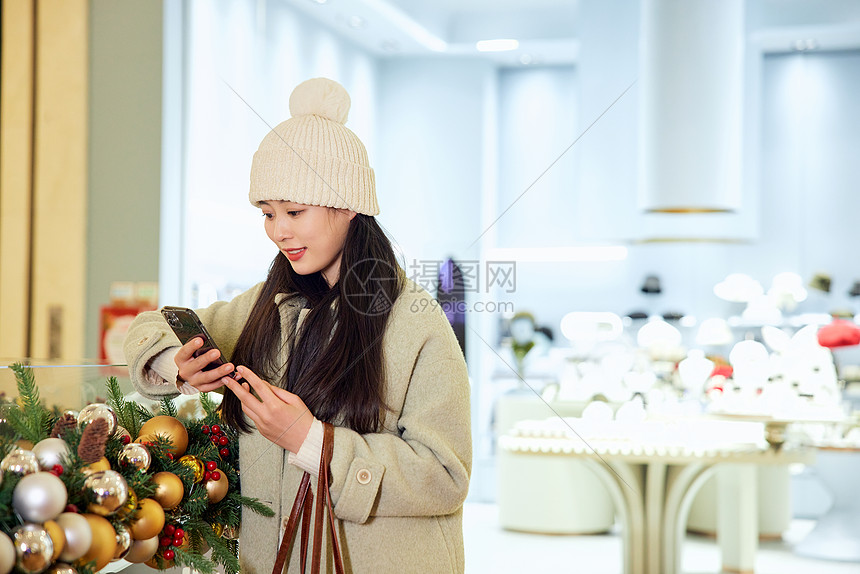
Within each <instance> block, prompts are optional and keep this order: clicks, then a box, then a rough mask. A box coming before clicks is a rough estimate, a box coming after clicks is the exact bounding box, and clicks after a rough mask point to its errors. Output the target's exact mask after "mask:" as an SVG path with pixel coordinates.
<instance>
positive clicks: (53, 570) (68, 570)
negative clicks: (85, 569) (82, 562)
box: [45, 563, 78, 574]
mask: <svg viewBox="0 0 860 574" xmlns="http://www.w3.org/2000/svg"><path fill="white" fill-rule="evenodd" d="M45 574H78V571H77V570H75V569H74V568H72V567H71V566H69V565H68V564H63V563H60V564H54V565H53V566H51V567H50V568H49V569H48V570H47V571H46V572H45Z"/></svg>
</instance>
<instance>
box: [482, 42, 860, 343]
mask: <svg viewBox="0 0 860 574" xmlns="http://www.w3.org/2000/svg"><path fill="white" fill-rule="evenodd" d="M500 85H501V86H502V87H505V86H507V84H506V83H505V82H502V83H501V84H500ZM858 90H860V52H856V51H851V52H834V53H817V54H816V53H811V54H805V55H800V54H795V55H778V56H776V55H775V56H767V57H766V58H765V59H764V62H763V63H762V95H761V101H760V103H759V105H760V113H761V119H760V122H761V135H760V144H759V145H760V149H759V150H757V151H758V153H759V154H760V157H761V163H760V165H759V166H751V167H755V168H757V169H758V171H759V172H760V173H759V181H758V182H757V186H758V189H757V197H756V201H757V204H756V205H749V206H746V208H748V209H755V210H756V211H757V215H758V219H757V221H756V222H755V223H756V224H757V225H758V233H757V236H756V238H755V239H754V240H750V241H745V242H742V243H738V244H721V243H704V244H703V243H674V244H672V243H669V244H661V243H655V244H636V243H634V244H631V245H630V246H629V256H628V258H627V260H626V261H624V262H605V263H553V264H549V263H524V264H520V266H519V267H518V285H517V291H516V293H515V294H514V295H513V296H512V299H513V300H514V301H515V303H516V306H517V308H518V309H527V310H531V311H534V312H535V314H536V315H537V316H538V319H539V320H540V321H541V322H546V323H548V324H549V325H550V326H556V327H557V325H558V322H559V321H560V319H561V317H562V316H563V315H564V314H565V313H566V312H568V311H573V310H595V311H597V310H601V311H603V310H606V311H614V312H616V313H620V314H626V313H628V312H630V311H633V310H643V311H646V312H649V313H663V312H666V311H680V312H683V313H687V314H692V315H695V316H697V317H698V318H699V319H703V318H705V317H708V316H723V317H724V316H728V315H734V314H739V313H740V312H741V311H742V310H743V308H742V306H738V305H736V304H730V303H725V302H723V301H721V300H719V299H718V298H717V297H716V296H714V295H713V292H712V287H713V285H714V284H715V283H717V282H719V281H720V280H721V279H723V278H724V277H725V276H726V275H727V274H729V273H732V272H744V273H748V274H750V275H752V276H753V277H755V278H756V279H758V280H759V281H761V282H762V283H763V284H764V286H765V288H767V287H768V285H769V284H770V281H771V279H772V278H773V276H774V275H776V274H777V273H779V272H781V271H794V272H797V273H800V274H801V276H802V277H804V278H805V279H809V278H810V277H811V276H812V275H813V274H814V273H816V272H827V273H829V274H831V275H832V277H833V292H832V293H831V294H830V295H824V294H822V293H820V292H815V291H813V292H811V293H810V297H809V299H808V300H807V301H806V302H804V303H802V304H801V305H800V306H799V308H798V309H797V311H796V312H798V313H799V312H807V311H808V312H827V311H830V310H832V309H834V308H836V307H848V308H850V309H853V310H855V311H860V302H857V301H854V300H852V299H851V298H850V297H848V296H847V291H848V290H849V289H850V287H851V285H852V283H853V281H854V280H855V279H858V278H860V261H858V259H857V258H855V257H853V255H852V249H853V247H854V246H856V245H860V227H858V226H857V224H856V221H857V217H858V213H860V194H858V193H857V190H856V185H857V184H856V182H857V181H860V177H858V176H860V173H858V171H860V163H858V161H857V158H860V133H858V132H857V130H856V126H857V125H860V103H858V101H857V100H856V98H854V97H852V94H856V93H858ZM505 98H506V95H505V94H503V95H502V101H505ZM569 100H570V101H571V102H573V101H575V100H576V93H575V92H572V93H570V94H569ZM502 121H504V118H502ZM559 121H560V122H564V121H565V118H560V120H559ZM579 121H580V123H581V121H582V119H581V118H580V120H579ZM533 127H534V131H533V133H532V134H530V135H524V134H519V135H518V139H526V140H528V141H541V140H542V139H545V138H548V137H552V135H553V134H552V130H551V129H548V128H546V127H545V125H544V124H534V126H533ZM501 133H502V134H504V133H506V132H505V130H504V127H502V129H501ZM618 137H619V139H620V140H622V141H624V140H625V139H626V137H627V135H626V134H625V133H620V134H619V136H618ZM582 144H583V149H587V150H588V151H589V153H591V150H590V148H589V147H588V146H589V142H588V141H587V139H583V141H582ZM506 145H510V143H509V142H508V143H505V142H504V141H503V142H501V146H502V148H503V149H504V147H505V146H506ZM583 153H585V152H583ZM611 153H612V150H611V148H608V147H607V148H605V149H604V151H603V154H611ZM609 160H611V157H602V158H601V159H600V161H601V162H603V163H604V164H605V165H610V164H611V162H610V161H609ZM618 161H619V166H618V171H623V170H624V169H625V167H624V166H625V165H626V164H628V163H629V161H630V158H629V154H626V153H625V154H623V155H621V157H619V158H618ZM500 169H503V170H504V169H505V168H504V167H502V168H500ZM580 169H581V170H582V171H581V172H580V175H581V174H582V172H585V171H587V170H588V167H587V166H584V165H580ZM603 173H604V176H603V178H605V180H606V181H607V182H615V181H617V178H618V172H612V171H604V172H603ZM588 181H589V182H591V183H592V184H594V185H595V186H596V187H598V188H599V187H600V186H601V185H602V182H603V179H601V176H600V174H599V173H592V174H591V176H589V180H588ZM580 183H581V180H580ZM500 189H501V184H500ZM575 193H578V194H580V202H579V203H578V205H577V208H578V209H577V214H578V216H579V218H580V219H582V220H585V221H589V222H590V225H589V227H588V228H586V229H583V228H581V229H580V233H582V234H583V235H584V238H585V239H589V235H592V233H593V234H594V235H595V236H597V237H600V235H599V231H600V230H601V229H607V228H608V229H611V228H613V227H614V226H616V225H617V224H618V221H617V220H616V219H615V218H614V216H613V214H614V213H615V212H616V209H615V206H616V203H615V202H617V201H621V200H624V199H625V198H626V199H628V200H629V199H632V198H633V196H632V195H631V194H630V193H628V192H625V193H618V192H617V191H616V192H614V193H613V191H612V189H608V190H607V191H606V192H605V193H603V194H593V195H592V194H589V193H588V192H587V190H585V189H583V188H582V186H581V185H580V186H579V188H578V189H577V190H576V192H575ZM547 194H548V196H543V197H533V196H532V195H531V194H527V195H526V196H525V197H524V198H523V200H522V201H521V203H524V204H527V203H528V202H530V201H532V202H534V203H536V204H537V203H539V204H541V205H547V204H551V205H565V202H568V201H570V199H569V197H570V194H571V191H570V189H568V186H560V187H557V188H555V189H553V190H549V191H547ZM582 194H588V195H589V200H588V201H587V202H585V201H582V200H581V198H582ZM591 203H596V205H597V207H594V208H592V207H591V206H590V204H591ZM517 208H518V209H522V210H527V209H531V208H534V206H533V205H532V206H520V205H519V204H518V206H517ZM617 211H618V212H620V213H621V216H622V217H626V218H628V219H629V218H635V217H636V212H635V211H630V210H629V206H627V205H619V206H618V209H617ZM555 217H556V214H554V213H551V211H550V210H548V211H547V218H546V220H545V221H546V222H547V225H548V226H549V228H550V229H551V230H552V232H553V233H555V234H557V235H558V236H559V237H566V236H567V234H568V233H569V231H568V229H566V228H565V227H564V226H560V225H558V224H556V223H555V220H554V218H555ZM678 217H684V216H678ZM550 222H552V223H551V224H550ZM500 230H504V231H505V234H504V235H503V236H500V237H499V243H500V244H515V243H518V242H519V243H520V244H521V245H527V244H528V243H527V242H528V241H529V239H528V238H529V237H530V236H531V235H532V234H540V235H543V234H546V233H547V231H546V229H543V228H541V227H539V226H534V225H533V226H531V227H530V228H529V227H525V226H524V228H523V229H522V230H521V236H524V237H526V239H525V240H518V239H517V238H516V237H515V234H514V233H513V231H512V230H511V229H510V228H509V227H507V226H501V225H500ZM632 237H633V238H635V234H632ZM651 273H653V274H657V275H659V276H660V277H661V278H662V280H663V281H662V283H663V287H664V293H663V294H662V295H659V296H646V295H643V294H641V293H640V292H639V287H640V286H641V284H642V280H643V279H644V277H645V275H648V274H651Z"/></svg>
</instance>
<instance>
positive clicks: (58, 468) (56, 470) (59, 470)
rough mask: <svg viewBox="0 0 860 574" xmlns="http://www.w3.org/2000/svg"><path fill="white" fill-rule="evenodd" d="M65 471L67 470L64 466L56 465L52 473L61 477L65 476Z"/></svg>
mask: <svg viewBox="0 0 860 574" xmlns="http://www.w3.org/2000/svg"><path fill="white" fill-rule="evenodd" d="M64 470H65V469H63V465H62V464H55V465H54V466H53V467H52V468H51V472H53V473H54V474H56V475H57V476H60V475H61V474H63V471H64Z"/></svg>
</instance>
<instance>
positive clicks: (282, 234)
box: [275, 217, 293, 241]
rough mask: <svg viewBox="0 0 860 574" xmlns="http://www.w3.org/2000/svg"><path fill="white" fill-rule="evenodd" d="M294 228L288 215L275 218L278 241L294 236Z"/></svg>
mask: <svg viewBox="0 0 860 574" xmlns="http://www.w3.org/2000/svg"><path fill="white" fill-rule="evenodd" d="M292 236H293V229H292V226H291V225H290V221H289V219H288V218H286V217H279V218H277V219H276V220H275V238H276V239H277V240H278V241H285V240H287V239H290V238H292Z"/></svg>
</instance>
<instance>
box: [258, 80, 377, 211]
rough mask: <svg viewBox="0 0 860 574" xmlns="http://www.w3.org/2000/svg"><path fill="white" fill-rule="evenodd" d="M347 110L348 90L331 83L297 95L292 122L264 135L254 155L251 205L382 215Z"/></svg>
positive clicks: (305, 86) (304, 87) (304, 86)
mask: <svg viewBox="0 0 860 574" xmlns="http://www.w3.org/2000/svg"><path fill="white" fill-rule="evenodd" d="M349 105H350V99H349V94H347V93H346V90H345V89H344V87H343V86H341V85H340V84H338V83H337V82H335V81H333V80H329V79H327V78H313V79H311V80H307V81H305V82H302V83H301V84H299V85H298V86H297V87H296V88H295V89H294V90H293V93H292V94H291V95H290V115H292V117H291V118H290V119H288V120H286V121H285V122H281V123H280V124H278V125H277V126H276V127H275V129H273V130H272V131H270V132H269V133H268V134H266V137H264V138H263V141H262V142H260V147H259V149H257V152H256V153H255V154H254V160H253V162H252V164H251V191H250V193H249V194H248V199H250V200H251V203H252V204H253V205H255V206H259V204H260V202H261V201H268V200H283V201H292V202H295V203H301V204H304V205H322V206H327V207H337V208H341V209H350V210H352V211H355V212H358V213H363V214H365V215H376V214H378V213H379V205H378V204H377V203H376V183H375V179H374V176H373V169H372V168H371V167H370V163H369V162H368V160H367V151H366V150H365V149H364V144H362V143H361V140H359V139H358V136H356V135H355V134H354V133H352V131H350V130H349V129H348V128H347V127H346V126H345V125H344V124H345V123H346V119H347V115H348V114H349Z"/></svg>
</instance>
